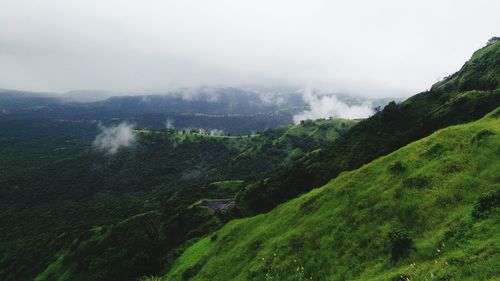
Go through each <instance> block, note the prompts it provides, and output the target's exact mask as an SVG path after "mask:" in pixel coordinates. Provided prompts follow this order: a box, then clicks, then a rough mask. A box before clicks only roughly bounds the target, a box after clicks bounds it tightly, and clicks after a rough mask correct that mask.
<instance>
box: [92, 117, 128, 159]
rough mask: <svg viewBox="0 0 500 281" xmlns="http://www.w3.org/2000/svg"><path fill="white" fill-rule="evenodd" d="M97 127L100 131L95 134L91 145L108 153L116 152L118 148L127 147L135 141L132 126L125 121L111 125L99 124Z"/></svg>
mask: <svg viewBox="0 0 500 281" xmlns="http://www.w3.org/2000/svg"><path fill="white" fill-rule="evenodd" d="M99 128H100V130H101V132H100V133H99V134H98V135H97V136H96V138H95V140H94V142H93V145H94V147H96V148H98V149H101V150H105V151H107V152H108V153H109V154H114V153H116V152H118V150H119V149H120V148H123V147H129V146H131V145H133V144H134V143H135V141H136V135H135V133H134V130H133V126H132V125H131V124H128V123H126V122H122V123H120V124H118V125H117V126H112V127H105V126H102V125H99Z"/></svg>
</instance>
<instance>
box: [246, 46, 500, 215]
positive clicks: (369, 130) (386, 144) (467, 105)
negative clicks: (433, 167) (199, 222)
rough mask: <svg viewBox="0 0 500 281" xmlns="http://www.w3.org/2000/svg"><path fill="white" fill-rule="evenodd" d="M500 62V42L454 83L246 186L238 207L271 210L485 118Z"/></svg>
mask: <svg viewBox="0 0 500 281" xmlns="http://www.w3.org/2000/svg"><path fill="white" fill-rule="evenodd" d="M499 59H500V41H497V42H496V43H494V44H491V45H489V46H486V47H484V48H482V49H480V50H478V51H477V52H475V53H474V55H473V56H472V58H471V59H470V60H469V62H467V63H466V66H464V67H463V68H462V69H461V70H460V71H459V72H457V73H456V74H454V75H453V77H455V78H448V79H446V80H444V81H443V82H439V83H437V84H436V85H435V86H434V87H433V89H432V90H431V91H427V92H423V93H420V94H417V95H415V96H413V97H411V98H409V99H408V100H406V101H404V102H402V103H399V104H396V103H390V104H388V105H387V106H386V107H385V108H384V110H383V111H381V112H379V113H377V114H375V115H373V116H372V117H370V118H368V119H365V120H363V121H361V122H359V123H358V124H357V125H356V126H354V127H353V128H352V129H351V130H349V132H347V133H346V134H345V135H343V136H342V137H340V138H338V139H336V140H335V141H334V142H333V143H332V144H330V145H329V146H327V147H325V148H323V149H322V150H321V151H317V152H316V153H313V154H310V155H308V156H307V157H304V158H303V159H300V161H296V162H295V163H294V164H293V165H288V166H287V167H285V168H284V169H281V170H279V171H276V172H273V173H272V174H269V175H268V176H267V177H266V178H265V179H261V180H259V181H257V182H254V183H252V184H250V185H248V186H247V187H246V188H245V189H244V190H242V192H240V194H239V195H238V204H239V206H240V208H241V209H242V210H244V212H246V213H247V214H256V213H261V212H265V211H269V210H271V209H272V208H273V207H275V206H276V205H277V204H279V203H282V202H285V201H287V200H289V199H291V198H294V197H296V196H297V195H299V194H301V193H304V192H306V191H308V190H311V189H312V188H314V187H319V186H321V185H323V184H325V183H326V182H328V181H329V180H330V179H332V178H334V177H336V176H337V175H338V174H339V173H341V172H343V171H349V170H353V169H356V168H359V167H360V166H361V165H363V164H365V163H368V162H370V161H372V160H374V159H376V158H378V157H380V156H383V155H386V154H388V153H390V152H392V151H394V150H396V149H398V148H400V147H402V146H404V145H406V144H408V143H410V142H412V141H415V140H418V139H421V138H423V137H425V136H428V135H429V134H431V133H432V132H434V131H436V130H438V129H441V128H445V127H447V126H450V125H454V124H460V123H464V122H469V121H473V120H477V119H478V118H481V117H482V116H484V115H485V114H486V113H488V112H490V111H491V110H493V109H495V108H496V107H498V106H500V89H498V86H499V84H498V81H500V68H499V65H500V64H499V63H498V60H499ZM460 77H463V79H462V78H460ZM495 81H496V82H495ZM443 83H444V84H443ZM440 85H441V86H440ZM444 85H449V86H446V87H445V86H444Z"/></svg>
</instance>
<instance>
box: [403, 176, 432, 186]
mask: <svg viewBox="0 0 500 281" xmlns="http://www.w3.org/2000/svg"><path fill="white" fill-rule="evenodd" d="M403 184H404V186H405V187H410V188H424V187H427V186H428V185H429V179H428V178H427V177H425V176H420V175H417V176H414V177H409V178H407V179H405V180H404V181H403Z"/></svg>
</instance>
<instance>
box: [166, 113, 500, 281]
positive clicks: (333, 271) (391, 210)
mask: <svg viewBox="0 0 500 281" xmlns="http://www.w3.org/2000/svg"><path fill="white" fill-rule="evenodd" d="M498 171H500V108H499V109H496V110H495V111H494V112H492V113H491V114H489V115H488V116H487V117H485V118H483V119H481V120H479V121H476V122H472V123H467V124H464V125H458V126H452V127H449V128H446V129H443V130H440V131H438V132H436V133H434V134H432V135H431V136H429V137H426V138H424V139H422V140H419V141H417V142H414V143H411V144H409V145H407V146H405V147H403V148H401V149H399V150H397V151H396V152H394V153H391V154H389V155H387V156H384V157H381V158H379V159H377V160H375V161H373V162H371V163H369V164H367V165H364V166H363V167H361V168H360V169H357V170H355V171H352V172H346V173H342V174H341V175H340V176H338V177H337V178H336V179H334V180H332V181H331V182H330V183H328V184H327V185H325V186H323V187H322V188H319V189H316V190H313V191H311V192H309V193H308V194H306V195H303V196H301V197H299V198H297V199H295V200H292V201H290V202H288V203H285V204H282V205H280V206H279V207H277V208H276V209H274V210H272V211H271V212H269V213H267V214H263V215H258V216H255V217H251V218H246V219H239V220H234V221H232V222H230V223H228V224H227V225H226V226H224V227H223V228H222V229H220V230H219V231H217V232H216V233H214V234H212V235H210V236H208V237H206V238H203V239H201V240H200V241H198V242H197V243H195V244H194V245H192V246H191V247H189V248H188V249H187V250H186V251H185V252H184V253H183V255H182V256H181V257H180V258H179V259H178V261H177V262H176V264H175V266H174V267H173V269H172V270H170V272H169V273H168V274H167V275H166V277H164V278H163V279H164V280H497V279H495V278H498V276H500V264H499V262H500V256H499V253H500V244H499V243H500V240H499V237H500V227H499V226H500V224H499V222H500V177H499V174H498Z"/></svg>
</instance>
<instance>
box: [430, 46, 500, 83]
mask: <svg viewBox="0 0 500 281" xmlns="http://www.w3.org/2000/svg"><path fill="white" fill-rule="evenodd" d="M495 42H496V43H494V42H492V43H491V44H490V45H487V46H485V47H483V48H481V49H479V50H477V51H476V52H475V53H474V55H472V58H471V59H470V60H469V61H467V62H466V63H465V64H464V66H462V69H460V71H458V72H456V73H454V74H452V75H450V76H448V77H447V78H445V79H444V80H443V81H440V82H438V83H436V84H434V85H433V86H432V88H431V90H432V91H443V92H463V91H468V90H495V89H498V88H499V87H500V75H498V73H500V47H499V42H500V41H498V40H497V41H495Z"/></svg>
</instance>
